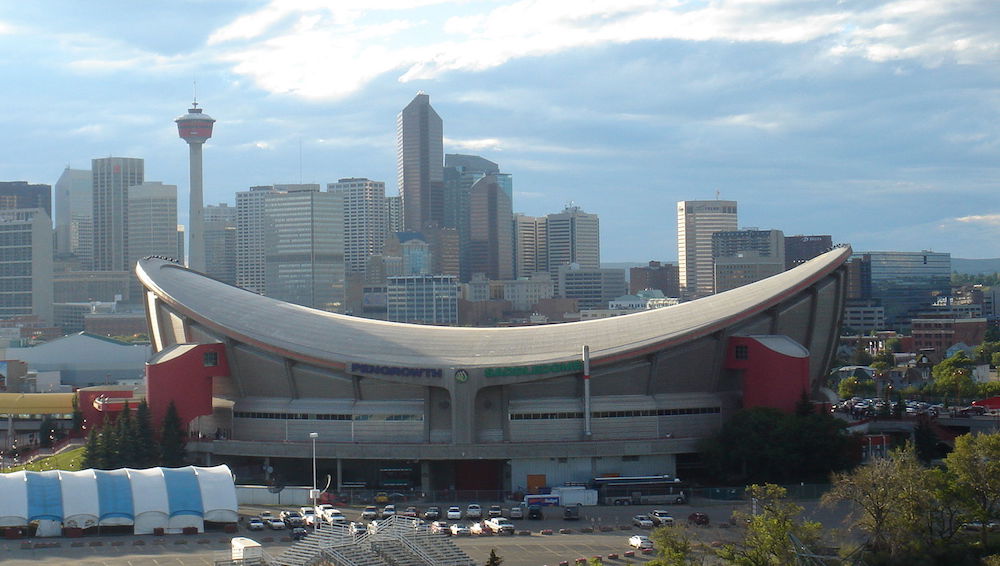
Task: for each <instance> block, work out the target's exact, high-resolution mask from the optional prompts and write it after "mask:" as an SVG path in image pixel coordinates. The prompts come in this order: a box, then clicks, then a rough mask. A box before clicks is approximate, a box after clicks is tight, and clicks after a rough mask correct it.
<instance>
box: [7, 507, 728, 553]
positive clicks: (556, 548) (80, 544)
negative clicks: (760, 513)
mask: <svg viewBox="0 0 1000 566" xmlns="http://www.w3.org/2000/svg"><path fill="white" fill-rule="evenodd" d="M736 506H738V504H732V503H725V504H720V503H711V504H709V503H706V504H697V503H695V504H692V505H676V506H668V507H665V509H666V510H668V511H670V512H671V514H672V515H673V516H674V517H675V519H676V520H677V521H678V523H680V524H683V523H685V522H686V517H687V516H688V515H689V514H690V513H692V512H694V511H700V512H705V513H706V514H708V515H709V517H710V519H711V522H710V524H709V526H708V527H692V528H691V529H690V531H689V532H690V533H691V534H692V535H693V537H694V539H695V540H696V541H697V542H699V543H700V544H701V545H702V548H704V549H705V550H706V551H708V550H710V549H711V547H712V545H713V543H714V544H715V545H717V544H719V543H721V542H726V541H730V540H735V539H736V538H738V537H739V535H740V532H739V529H738V528H736V527H733V526H731V525H730V524H729V522H728V520H727V519H728V518H729V516H730V515H731V513H732V510H733V508H734V507H736ZM441 507H442V510H445V509H447V505H442V506H441ZM463 508H464V506H463ZM282 509H283V508H275V507H259V506H257V507H254V506H251V507H245V508H241V509H240V513H241V515H242V516H244V517H250V516H254V515H257V514H259V513H260V512H262V511H265V510H268V511H271V512H272V513H273V514H275V515H277V513H278V512H279V511H281V510H282ZM505 509H506V508H505ZM341 510H342V511H343V513H344V515H345V517H347V518H348V519H349V520H358V519H359V518H360V514H361V510H362V507H341ZM423 510H424V507H422V508H421V511H423ZM544 511H545V514H546V516H545V518H544V519H542V520H531V521H529V520H527V519H522V520H518V521H515V525H516V526H517V529H518V531H519V532H524V531H528V532H529V533H530V534H516V535H513V536H497V535H492V536H490V535H488V536H481V537H472V536H470V537H453V538H452V540H453V541H454V542H455V543H456V544H457V545H458V546H459V548H461V549H462V550H464V551H465V552H466V553H468V554H469V556H470V557H472V559H473V560H475V561H476V562H477V563H479V564H482V563H484V562H485V561H486V559H487V558H488V557H489V554H490V550H492V549H496V552H497V554H499V555H500V556H501V557H503V559H504V564H505V565H507V566H539V565H550V566H555V565H557V564H559V563H560V562H562V561H568V562H569V563H570V564H572V563H573V562H574V561H575V560H576V559H577V558H591V557H594V556H601V557H603V558H604V562H605V563H606V564H625V563H626V560H628V561H631V562H633V563H635V564H641V563H643V562H645V561H647V560H648V559H649V558H651V557H652V555H643V554H642V553H641V552H636V553H635V556H634V557H628V558H626V556H625V552H627V551H629V550H634V549H631V548H630V547H629V546H628V538H629V537H630V536H632V535H634V534H640V533H641V534H647V535H648V534H649V529H639V528H635V527H633V526H632V524H631V523H632V516H633V515H635V514H638V513H643V514H648V513H649V512H650V511H652V509H651V508H649V509H647V508H645V507H627V506H626V507H609V506H598V507H584V508H583V509H582V514H581V519H580V520H579V521H563V520H562V519H561V517H562V512H561V509H557V508H551V507H547V508H545V509H544ZM243 523H244V524H245V521H244V522H243ZM721 525H724V526H721ZM561 531H562V532H561ZM585 531H590V532H585ZM543 532H545V533H551V534H542V533H543ZM232 536H234V535H227V534H224V533H221V532H210V533H204V534H200V535H189V536H184V535H171V536H165V537H153V536H133V535H120V536H103V537H92V536H88V537H84V538H81V539H66V538H54V539H32V540H27V539H25V540H4V541H0V563H2V564H4V566H27V565H29V564H30V565H35V566H37V565H38V564H45V563H55V562H64V561H66V562H69V561H72V562H74V563H76V564H80V565H91V564H94V565H97V564H101V565H108V566H123V565H129V566H132V565H139V564H143V565H145V564H156V565H208V564H213V563H214V561H215V560H217V559H221V558H225V557H227V556H228V552H229V541H230V539H231V538H232ZM239 536H249V537H250V538H253V539H255V540H257V541H258V542H261V543H262V546H263V547H264V549H265V551H266V552H267V553H268V554H270V555H272V556H277V555H279V554H281V552H283V551H284V550H285V549H286V548H287V547H288V546H290V545H291V544H292V542H291V540H290V539H289V537H288V533H287V532H286V531H283V530H267V529H265V530H263V531H253V532H249V531H247V530H246V529H245V528H242V527H241V529H240V532H239ZM615 554H617V555H618V558H617V559H614V558H611V559H609V558H608V556H609V555H615Z"/></svg>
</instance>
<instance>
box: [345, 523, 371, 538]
mask: <svg viewBox="0 0 1000 566" xmlns="http://www.w3.org/2000/svg"><path fill="white" fill-rule="evenodd" d="M348 531H349V532H350V533H351V534H352V535H354V536H360V535H363V534H367V533H368V525H366V524H364V523H358V522H355V521H351V525H350V526H349V527H348Z"/></svg>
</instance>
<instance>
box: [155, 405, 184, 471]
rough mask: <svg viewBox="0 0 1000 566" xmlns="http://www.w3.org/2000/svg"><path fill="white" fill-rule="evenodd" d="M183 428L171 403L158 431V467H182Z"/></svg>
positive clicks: (175, 408)
mask: <svg viewBox="0 0 1000 566" xmlns="http://www.w3.org/2000/svg"><path fill="white" fill-rule="evenodd" d="M184 439H185V434H184V428H183V427H182V426H181V418H180V415H178V414H177V407H176V406H175V405H174V402H173V401H170V404H169V405H167V412H166V414H165V415H164V416H163V426H162V427H161V429H160V465H161V466H166V467H170V468H176V467H179V466H183V465H184V458H185V457H186V455H187V454H186V450H185V449H184Z"/></svg>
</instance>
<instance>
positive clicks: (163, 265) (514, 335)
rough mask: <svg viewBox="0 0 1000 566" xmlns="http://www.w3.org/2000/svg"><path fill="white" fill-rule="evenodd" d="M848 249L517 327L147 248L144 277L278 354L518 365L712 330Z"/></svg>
mask: <svg viewBox="0 0 1000 566" xmlns="http://www.w3.org/2000/svg"><path fill="white" fill-rule="evenodd" d="M850 254H851V249H850V248H849V247H840V248H835V249H833V250H830V251H828V252H826V253H824V254H823V255H820V256H819V257H817V258H815V259H813V260H811V261H809V262H806V263H804V264H802V265H800V266H799V267H796V268H795V269H792V270H790V271H786V272H784V273H780V274H778V275H775V276H773V277H770V278H768V279H765V280H763V281H758V282H756V283H752V284H750V285H746V286H744V287H740V288H737V289H733V290H731V291H726V292H724V293H720V294H717V295H713V296H710V297H706V298H703V299H699V300H697V301H692V302H688V303H682V304H679V305H676V306H671V307H666V308H661V309H655V310H650V311H646V312H640V313H635V314H629V315H625V316H619V317H614V318H607V319H600V320H590V321H582V322H572V323H564V324H552V325H544V326H528V327H514V328H464V327H441V326H425V325H415V324H404V323H395V322H384V321H378V320H371V319H366V318H359V317H353V316H347V315H339V314H333V313H328V312H325V311H319V310H315V309H311V308H307V307H303V306H299V305H294V304H291V303H286V302H282V301H279V300H276V299H272V298H268V297H264V296H261V295H257V294H255V293H252V292H250V291H246V290H244V289H240V288H238V287H234V286H231V285H227V284H225V283H222V282H219V281H217V280H215V279H212V278H210V277H207V276H205V275H202V274H200V273H198V272H195V271H191V270H189V269H187V268H184V267H182V266H180V265H177V264H175V263H171V262H170V261H166V260H163V259H156V258H147V259H143V260H141V261H139V263H138V266H137V267H136V273H137V275H138V277H139V279H140V281H141V282H142V284H143V285H144V286H145V287H146V288H147V289H149V290H150V291H152V292H153V293H154V294H155V295H156V297H157V298H158V299H159V300H160V301H162V302H163V303H165V304H166V305H168V306H169V307H170V308H171V309H173V310H175V311H176V312H177V313H178V314H180V315H182V316H184V317H187V318H190V319H191V320H194V321H197V322H198V323H199V324H201V325H203V326H204V327H206V328H209V329H211V330H213V331H214V332H217V333H219V334H220V335H222V336H228V337H231V338H232V339H234V340H237V341H240V342H244V343H248V344H252V345H254V346H255V347H258V348H260V349H262V350H265V351H269V352H273V353H275V354H277V355H280V356H284V357H287V358H291V359H295V360H299V361H302V362H307V363H312V364H317V365H320V366H337V365H340V364H342V363H345V362H354V361H365V362H367V363H371V362H372V361H373V359H376V360H378V362H379V363H384V364H398V365H407V366H421V365H427V366H454V367H466V368H474V367H487V366H496V365H501V366H521V365H531V364H545V363H553V362H563V361H570V360H578V359H579V358H580V348H581V346H582V345H584V344H586V345H588V346H590V352H591V357H592V359H593V360H594V363H595V364H601V363H607V362H611V361H615V360H618V359H622V358H626V357H632V356H635V355H638V354H642V353H644V352H649V351H653V350H655V349H659V348H663V347H665V346H669V345H671V344H675V343H679V342H685V341H689V340H693V339H696V338H699V337H701V336H705V335H707V334H710V333H712V332H715V331H718V330H720V329H722V328H725V327H727V326H730V325H732V324H733V323H735V322H738V321H740V320H743V319H745V318H747V317H749V316H752V315H753V314H755V313H758V312H761V311H763V310H765V309H768V308H770V307H772V306H774V305H777V304H778V303H780V302H781V301H782V300H784V299H787V298H789V297H790V296H792V295H794V294H795V293H797V292H800V291H802V290H804V289H806V288H807V287H809V286H810V285H812V284H813V283H815V282H817V281H819V280H820V279H822V278H824V277H827V276H829V275H831V274H832V273H833V272H834V271H836V270H837V269H838V268H839V267H840V266H841V265H842V264H843V263H844V262H845V261H846V260H847V259H848V258H849V257H850Z"/></svg>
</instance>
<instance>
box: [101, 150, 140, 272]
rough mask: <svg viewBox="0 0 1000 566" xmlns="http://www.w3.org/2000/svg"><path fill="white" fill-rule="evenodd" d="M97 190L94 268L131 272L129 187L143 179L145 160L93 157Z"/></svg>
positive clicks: (138, 183)
mask: <svg viewBox="0 0 1000 566" xmlns="http://www.w3.org/2000/svg"><path fill="white" fill-rule="evenodd" d="M90 170H91V178H92V180H93V183H92V184H93V190H94V199H93V205H94V212H93V224H94V271H128V270H129V265H128V188H129V187H132V186H135V185H141V184H142V182H143V180H144V179H143V175H144V173H143V170H144V163H143V160H142V159H136V158H132V157H102V158H100V159H94V160H91V167H90Z"/></svg>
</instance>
